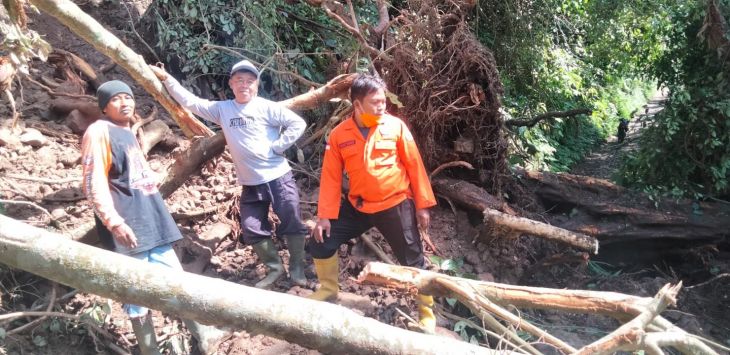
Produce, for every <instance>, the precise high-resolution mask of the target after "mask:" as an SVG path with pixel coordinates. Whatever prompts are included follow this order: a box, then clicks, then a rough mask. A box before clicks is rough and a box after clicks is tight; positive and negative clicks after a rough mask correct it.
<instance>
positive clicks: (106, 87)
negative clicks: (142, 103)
mask: <svg viewBox="0 0 730 355" xmlns="http://www.w3.org/2000/svg"><path fill="white" fill-rule="evenodd" d="M119 94H129V96H131V97H132V98H134V94H133V93H132V89H131V88H130V87H129V85H127V84H125V83H124V82H123V81H120V80H112V81H107V82H105V83H104V84H101V85H99V88H97V89H96V99H97V100H98V101H99V108H100V109H101V110H102V111H104V108H106V105H107V104H108V103H109V100H111V99H112V97H114V96H116V95H119Z"/></svg>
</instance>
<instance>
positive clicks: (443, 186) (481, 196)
mask: <svg viewBox="0 0 730 355" xmlns="http://www.w3.org/2000/svg"><path fill="white" fill-rule="evenodd" d="M434 172H436V170H434ZM431 186H433V189H434V190H435V191H436V192H437V193H438V194H440V195H443V196H445V197H446V198H448V199H450V200H452V201H453V202H456V203H457V204H458V205H461V206H463V207H467V208H470V209H473V210H476V211H484V210H486V209H493V210H498V211H502V212H504V213H508V214H511V215H517V211H515V210H513V209H512V207H510V206H509V205H508V204H506V203H505V202H504V201H502V200H500V199H498V198H496V197H494V196H492V195H491V194H489V193H488V192H486V191H484V189H482V188H481V187H479V186H476V185H474V184H472V183H470V182H466V181H463V180H457V179H451V178H446V177H442V178H437V179H434V180H433V181H431Z"/></svg>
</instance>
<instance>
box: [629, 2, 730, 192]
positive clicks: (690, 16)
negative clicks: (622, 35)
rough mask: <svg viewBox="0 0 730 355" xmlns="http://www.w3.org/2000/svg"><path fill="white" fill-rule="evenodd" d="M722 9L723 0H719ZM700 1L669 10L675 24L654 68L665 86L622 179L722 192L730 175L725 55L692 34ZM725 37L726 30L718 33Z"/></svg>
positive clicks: (699, 22)
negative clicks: (661, 103) (662, 102)
mask: <svg viewBox="0 0 730 355" xmlns="http://www.w3.org/2000/svg"><path fill="white" fill-rule="evenodd" d="M720 3H721V6H720V9H721V10H722V14H723V15H727V14H729V13H730V12H729V11H728V9H729V7H728V5H729V2H728V1H721V2H720ZM704 6H705V4H704V2H703V3H687V4H686V5H683V6H677V7H676V8H674V11H673V12H672V22H673V23H675V24H676V26H675V27H674V28H673V30H672V32H671V33H670V41H669V42H670V43H671V46H670V47H669V49H668V51H667V53H666V54H665V55H664V56H662V57H661V58H659V59H658V60H657V63H656V66H655V68H654V74H655V75H656V76H657V77H658V78H659V80H660V81H661V82H662V83H664V85H666V86H667V87H668V88H669V90H670V91H671V94H670V97H669V100H668V102H667V104H666V108H665V109H664V111H662V112H661V113H660V114H658V115H657V116H656V117H655V122H654V124H653V125H651V126H650V127H648V129H647V131H646V133H645V134H644V136H643V138H642V141H641V149H639V150H638V151H637V152H635V153H634V154H632V155H631V156H630V157H629V159H628V161H627V163H626V165H625V167H624V168H623V171H622V178H623V182H625V183H627V184H632V185H635V186H638V187H642V188H644V189H645V190H647V191H652V192H654V193H666V192H668V193H671V194H673V195H676V196H681V195H688V194H691V195H694V196H695V197H699V196H700V195H703V194H717V195H723V194H728V192H730V189H729V187H728V179H729V176H730V91H728V88H729V87H730V80H729V78H728V70H727V69H728V66H727V65H728V64H727V59H728V58H727V56H726V54H725V53H723V52H718V51H716V50H712V49H709V48H708V46H707V44H706V43H705V42H704V41H703V40H702V38H700V37H699V36H698V33H699V32H700V29H701V28H702V26H703V23H704V21H703V19H704V12H705V8H704ZM723 35H724V36H723V38H724V39H725V41H727V38H728V34H727V33H725V34H723Z"/></svg>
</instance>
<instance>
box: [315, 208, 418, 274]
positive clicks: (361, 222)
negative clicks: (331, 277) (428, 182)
mask: <svg viewBox="0 0 730 355" xmlns="http://www.w3.org/2000/svg"><path fill="white" fill-rule="evenodd" d="M330 223H331V224H332V228H331V230H330V235H329V236H325V237H324V242H322V243H318V242H317V241H315V240H314V239H309V244H308V249H309V253H310V254H311V255H312V257H313V258H315V259H327V258H329V257H331V256H332V255H334V254H335V253H336V252H337V250H338V249H339V248H340V245H342V244H344V243H347V241H349V240H350V239H352V238H359V237H360V235H361V234H363V233H364V232H366V231H367V230H368V229H370V228H372V227H376V228H378V230H379V231H380V233H382V234H383V236H384V237H385V240H386V241H387V242H388V244H390V247H391V248H392V249H393V253H395V256H396V258H397V259H398V262H399V263H400V264H401V265H405V266H412V267H417V268H423V267H424V266H425V263H424V259H423V245H422V243H421V236H420V234H418V224H417V221H416V209H415V206H414V205H413V200H411V199H406V200H405V201H403V202H401V203H400V204H398V205H396V206H393V207H391V208H389V209H387V210H384V211H380V212H376V213H372V214H370V213H363V212H360V211H358V210H356V209H355V208H354V207H353V206H352V205H351V204H350V201H349V200H347V199H343V200H342V203H341V204H340V214H339V218H338V219H333V220H330Z"/></svg>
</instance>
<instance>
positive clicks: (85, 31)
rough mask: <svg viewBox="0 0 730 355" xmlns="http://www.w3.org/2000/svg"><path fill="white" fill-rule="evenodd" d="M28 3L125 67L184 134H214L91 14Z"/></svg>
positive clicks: (61, 1)
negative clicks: (177, 100) (171, 95)
mask: <svg viewBox="0 0 730 355" xmlns="http://www.w3.org/2000/svg"><path fill="white" fill-rule="evenodd" d="M30 2H31V3H32V4H33V5H35V6H37V7H38V8H39V9H41V10H42V11H44V12H46V13H48V14H49V15H51V16H53V17H55V18H57V19H58V20H59V21H60V22H61V23H63V24H64V25H66V26H67V27H68V28H70V29H71V30H72V31H73V32H74V33H76V34H77V35H78V36H79V37H81V38H83V39H85V40H86V41H87V42H89V44H91V45H93V46H94V48H96V49H97V50H98V51H99V52H101V53H103V54H105V55H107V56H108V57H109V58H111V59H112V60H113V61H114V62H116V63H117V64H119V65H121V66H122V67H123V68H124V69H126V70H127V72H129V75H131V76H132V78H134V80H136V81H137V82H138V83H139V84H140V85H142V87H144V89H145V90H147V92H149V93H150V94H151V95H152V96H153V97H154V98H155V99H156V100H157V101H158V102H159V103H160V104H161V105H162V106H163V107H164V108H165V109H166V110H167V111H168V112H170V115H171V116H172V118H173V119H175V121H176V122H177V123H178V125H179V126H180V128H181V129H182V130H183V132H184V133H185V135H187V136H188V137H193V136H203V137H208V136H212V135H213V132H212V131H211V130H210V129H209V128H208V127H206V126H205V125H203V123H202V122H200V121H199V120H198V119H196V118H195V117H194V116H193V115H192V113H190V111H188V110H186V109H184V108H183V107H182V106H180V105H179V104H178V103H177V102H175V100H173V99H172V98H171V97H170V95H168V94H167V91H165V90H164V89H163V87H162V83H161V82H160V81H159V80H157V77H155V75H154V73H152V70H150V69H149V67H148V66H147V63H145V61H144V59H143V58H142V56H140V55H138V54H137V53H135V52H134V51H133V50H132V49H131V48H129V47H127V46H126V45H125V44H124V43H123V42H122V41H120V40H119V39H118V38H117V37H116V36H114V35H113V34H111V33H110V32H109V31H107V30H106V29H105V28H104V27H103V26H102V25H101V24H99V23H98V22H96V20H94V19H93V18H92V17H91V16H89V15H88V14H86V13H85V12H84V11H83V10H81V9H79V7H78V6H76V4H74V3H73V2H71V1H68V0H31V1H30Z"/></svg>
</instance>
